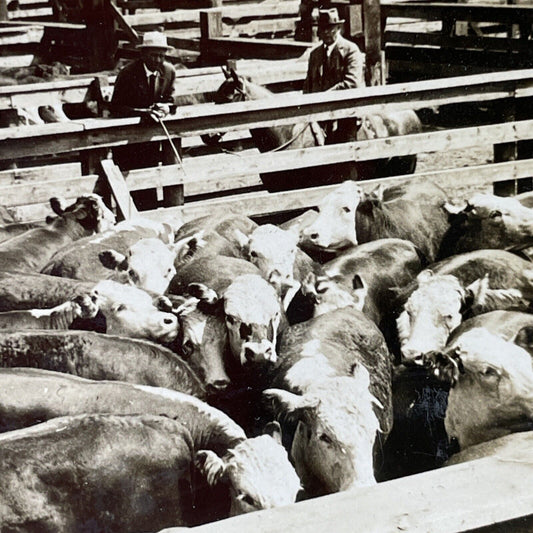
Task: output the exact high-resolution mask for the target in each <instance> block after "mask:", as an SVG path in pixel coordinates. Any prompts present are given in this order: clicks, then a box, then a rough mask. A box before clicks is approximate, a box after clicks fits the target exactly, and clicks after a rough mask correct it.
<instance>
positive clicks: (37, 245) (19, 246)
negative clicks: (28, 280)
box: [0, 194, 115, 272]
mask: <svg viewBox="0 0 533 533" xmlns="http://www.w3.org/2000/svg"><path fill="white" fill-rule="evenodd" d="M50 203H51V206H52V209H53V210H54V212H55V213H56V214H57V215H58V217H57V218H55V219H54V220H53V221H52V222H51V223H50V224H48V225H47V226H46V227H39V228H34V229H30V230H28V231H26V232H25V233H22V234H21V235H18V236H17V237H13V238H12V239H9V240H8V241H4V242H3V243H0V270H9V271H17V272H39V271H40V270H41V268H43V267H44V266H45V265H46V263H47V262H48V261H49V260H50V258H51V257H52V256H53V255H54V253H55V252H56V251H57V250H59V249H60V248H61V247H63V246H66V245H67V244H69V243H71V242H72V241H75V240H77V239H80V238H82V237H86V236H88V235H91V234H93V233H100V232H103V231H105V230H107V229H109V228H110V227H112V226H113V225H114V224H115V216H114V215H113V213H111V211H110V210H109V209H108V208H107V207H106V206H105V205H104V203H103V201H102V199H101V198H100V197H99V196H98V195H96V194H89V195H86V196H81V197H79V198H78V199H77V200H76V202H75V203H74V204H72V205H70V206H69V207H67V208H66V209H63V208H62V207H61V205H60V202H59V201H58V200H57V199H52V200H51V201H50Z"/></svg>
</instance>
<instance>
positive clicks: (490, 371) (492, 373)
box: [483, 366, 499, 378]
mask: <svg viewBox="0 0 533 533" xmlns="http://www.w3.org/2000/svg"><path fill="white" fill-rule="evenodd" d="M483 375H484V376H485V377H487V378H496V377H498V376H499V374H498V371H497V370H496V369H495V368H494V367H492V366H488V367H487V368H485V370H484V371H483Z"/></svg>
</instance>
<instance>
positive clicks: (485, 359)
mask: <svg viewBox="0 0 533 533" xmlns="http://www.w3.org/2000/svg"><path fill="white" fill-rule="evenodd" d="M425 364H426V365H428V366H429V367H430V368H431V370H432V371H433V373H434V374H435V375H436V376H437V377H439V378H441V379H443V380H445V381H448V382H449V383H450V384H451V389H450V394H449V398H448V408H447V410H446V418H445V426H446V431H447V432H448V435H449V436H450V437H453V438H456V439H457V441H458V443H459V446H460V448H461V449H465V448H468V447H469V446H472V445H475V444H479V443H480V442H484V441H487V440H492V439H495V438H498V437H501V436H503V435H506V434H508V433H511V432H513V431H516V430H520V429H523V428H524V427H525V428H529V429H530V428H532V427H533V425H532V424H533V422H532V421H533V363H532V358H531V356H530V354H529V353H528V352H527V351H526V350H524V349H523V348H521V347H519V346H517V345H516V344H514V343H513V342H510V341H507V340H505V339H503V338H502V337H500V336H499V335H497V334H495V333H492V332H490V331H488V330H487V329H485V328H473V329H470V330H469V331H466V332H465V333H463V334H462V335H460V336H459V337H458V338H457V339H455V341H454V342H453V343H451V344H449V345H447V346H446V348H445V349H444V351H443V352H438V353H437V352H433V353H432V354H428V355H426V356H425Z"/></svg>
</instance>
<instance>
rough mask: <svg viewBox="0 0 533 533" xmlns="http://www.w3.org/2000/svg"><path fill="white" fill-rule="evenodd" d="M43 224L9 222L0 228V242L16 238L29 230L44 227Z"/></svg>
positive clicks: (37, 222) (38, 222)
mask: <svg viewBox="0 0 533 533" xmlns="http://www.w3.org/2000/svg"><path fill="white" fill-rule="evenodd" d="M44 225H45V222H40V221H36V222H9V223H7V224H3V225H1V226H0V242H4V241H7V240H9V239H11V238H12V237H16V236H17V235H20V234H21V233H25V232H26V231H28V230H29V229H33V228H39V227H41V226H44Z"/></svg>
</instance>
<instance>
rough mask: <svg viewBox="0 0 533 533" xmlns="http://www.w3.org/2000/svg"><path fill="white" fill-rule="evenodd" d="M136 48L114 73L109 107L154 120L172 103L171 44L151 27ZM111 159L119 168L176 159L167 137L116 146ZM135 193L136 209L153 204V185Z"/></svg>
mask: <svg viewBox="0 0 533 533" xmlns="http://www.w3.org/2000/svg"><path fill="white" fill-rule="evenodd" d="M137 48H138V49H139V50H140V52H141V55H140V58H139V59H137V60H135V61H133V62H131V63H129V64H128V65H126V66H125V67H124V68H123V69H122V70H121V71H120V72H119V74H118V76H117V79H116V82H115V88H114V90H113V97H112V99H111V105H110V111H111V114H112V115H113V116H115V117H133V116H140V117H142V118H143V120H148V121H156V122H157V121H158V120H159V119H160V118H164V117H165V116H166V115H168V114H169V113H170V110H171V107H172V106H173V104H174V98H173V94H174V81H175V79H176V71H175V69H174V66H173V65H172V64H171V63H169V62H168V61H166V60H165V54H166V53H167V52H168V51H169V50H172V47H170V46H168V45H167V38H166V35H165V34H164V33H161V32H157V31H152V32H146V33H145V34H144V36H143V41H142V43H141V44H140V45H138V46H137ZM113 159H114V160H115V163H116V164H117V165H118V166H119V167H120V169H121V170H131V169H133V168H146V167H155V166H158V165H159V163H162V164H166V165H168V164H174V163H176V158H175V155H174V151H173V150H172V147H171V146H170V144H169V141H163V142H152V143H138V144H133V145H127V146H119V147H117V148H114V149H113ZM138 193H143V194H138ZM138 193H133V194H132V197H133V198H134V200H135V203H136V205H137V207H138V208H139V209H141V210H142V209H148V208H154V207H156V205H155V204H156V203H157V197H156V191H155V189H152V190H151V191H150V192H148V191H146V192H145V191H138Z"/></svg>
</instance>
